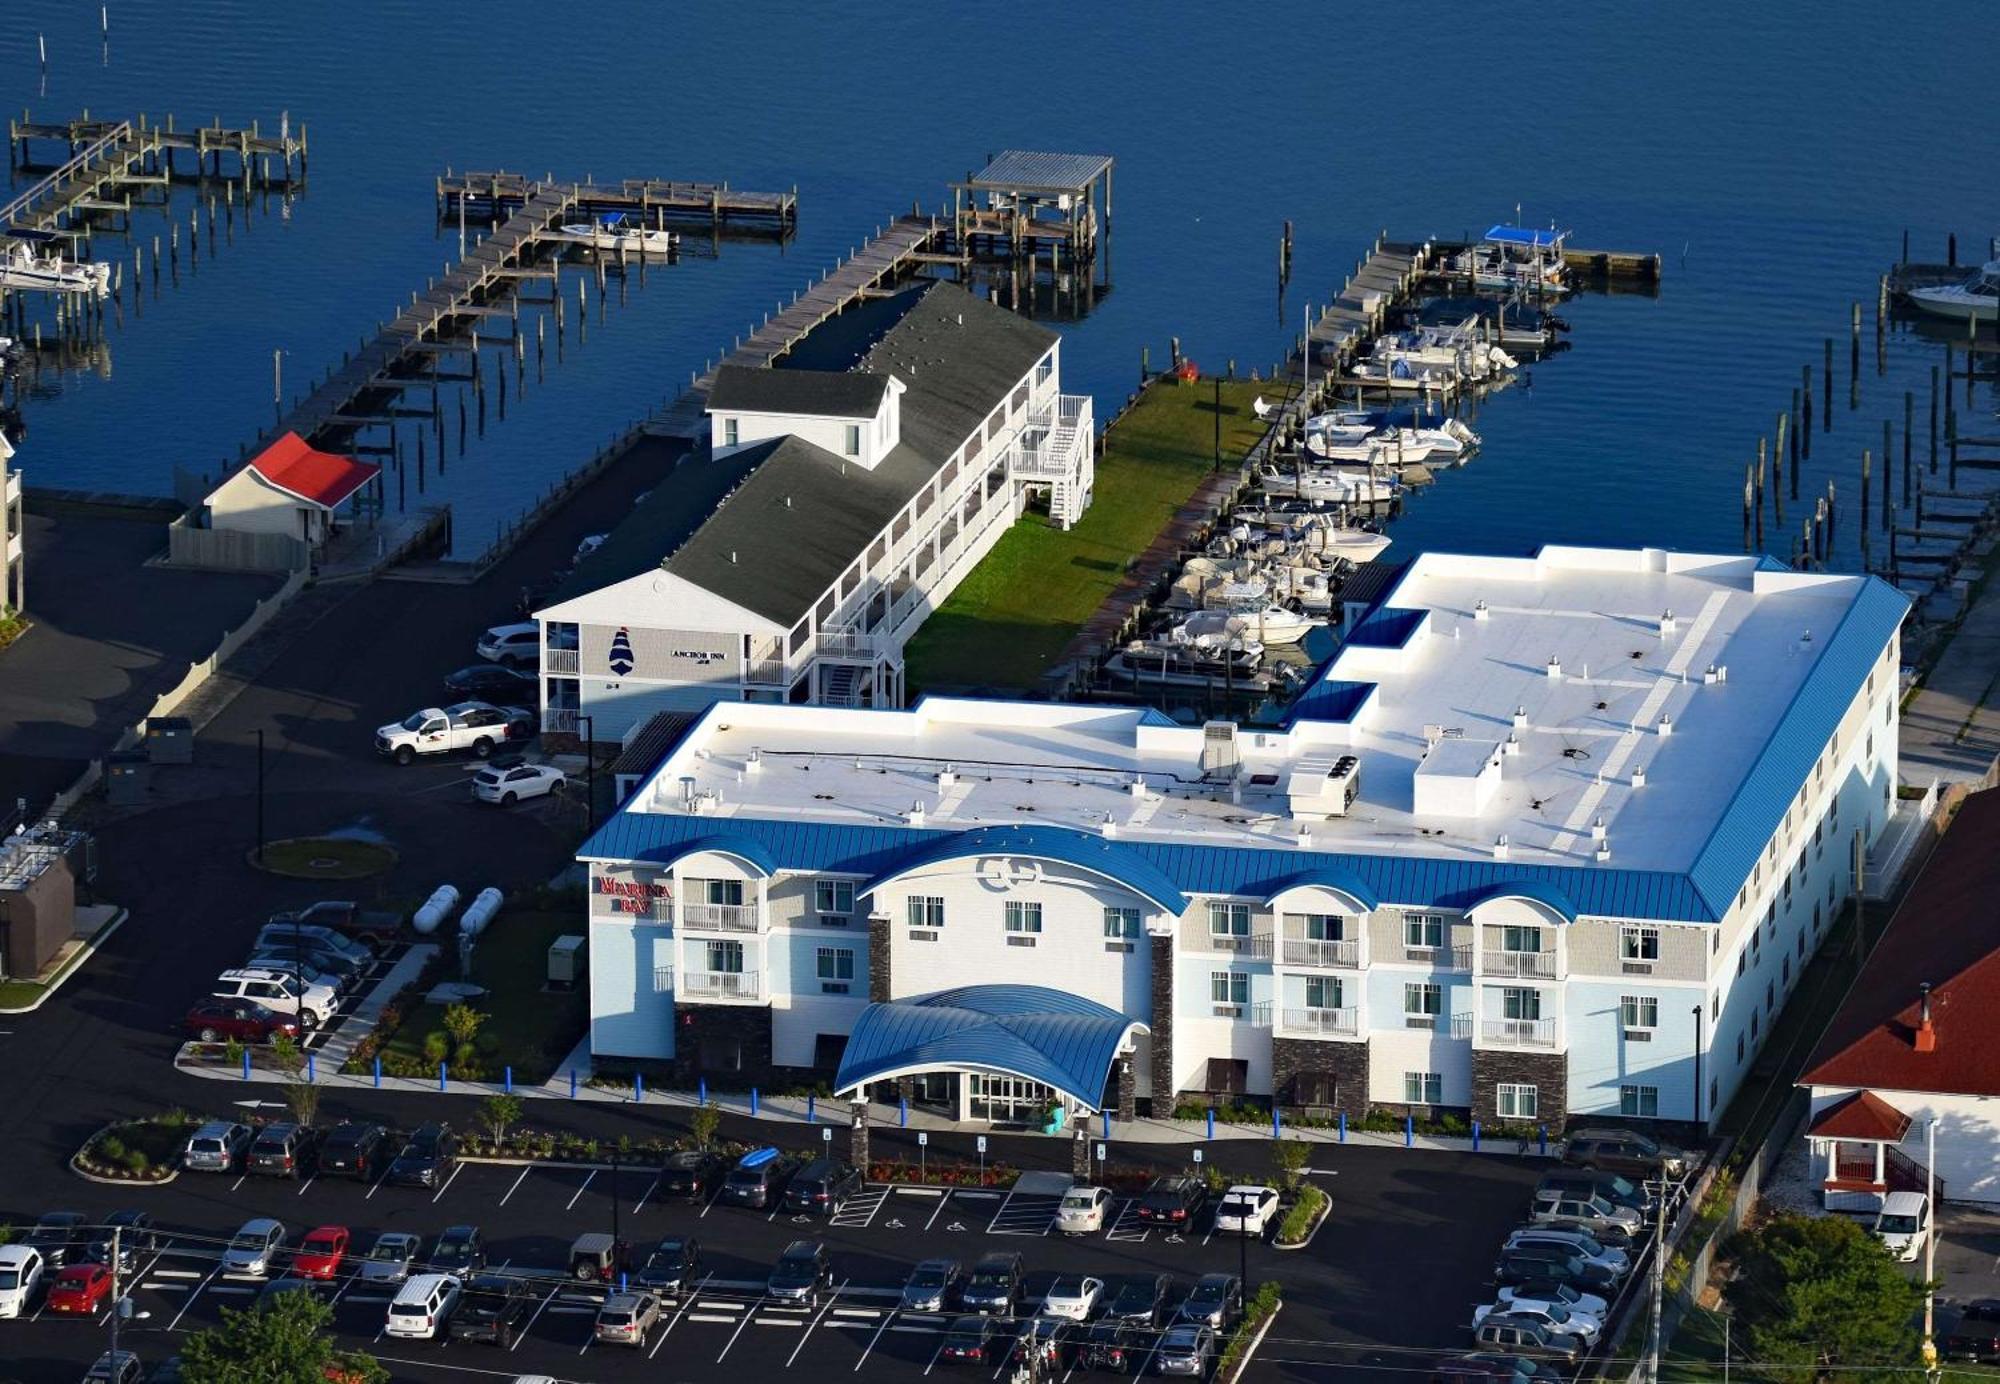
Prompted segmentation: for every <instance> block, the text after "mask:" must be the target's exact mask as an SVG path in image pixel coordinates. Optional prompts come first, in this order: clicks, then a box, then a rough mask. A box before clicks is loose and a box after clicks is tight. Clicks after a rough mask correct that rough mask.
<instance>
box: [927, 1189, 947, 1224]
mask: <svg viewBox="0 0 2000 1384" xmlns="http://www.w3.org/2000/svg"><path fill="white" fill-rule="evenodd" d="M953 1195H954V1194H953V1192H952V1191H951V1189H949V1188H947V1189H946V1191H945V1194H944V1195H943V1196H941V1197H939V1198H938V1204H937V1211H933V1212H931V1218H930V1219H929V1220H927V1221H925V1222H924V1229H925V1230H929V1229H930V1228H931V1227H932V1226H933V1225H935V1224H937V1218H938V1212H940V1211H943V1210H944V1204H945V1203H946V1202H948V1201H950V1200H951V1199H952V1196H953Z"/></svg>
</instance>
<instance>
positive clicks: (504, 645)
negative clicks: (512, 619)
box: [476, 621, 542, 668]
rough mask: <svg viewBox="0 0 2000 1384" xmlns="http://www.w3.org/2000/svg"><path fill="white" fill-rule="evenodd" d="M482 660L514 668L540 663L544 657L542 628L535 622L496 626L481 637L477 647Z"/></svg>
mask: <svg viewBox="0 0 2000 1384" xmlns="http://www.w3.org/2000/svg"><path fill="white" fill-rule="evenodd" d="M476 648H477V651H478V654H479V656H480V657H481V658H485V659H491V660H492V661H493V662H495V663H504V664H506V665H507V666H508V667H510V668H511V667H514V666H516V665H517V664H523V663H538V662H540V661H541V657H542V627H541V626H540V625H537V624H535V623H534V622H533V621H529V622H526V623H524V624H518V625H495V626H494V627H493V628H492V629H490V630H488V631H486V633H484V634H482V635H480V636H479V643H478V645H477V646H476Z"/></svg>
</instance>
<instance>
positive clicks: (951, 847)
mask: <svg viewBox="0 0 2000 1384" xmlns="http://www.w3.org/2000/svg"><path fill="white" fill-rule="evenodd" d="M969 855H1018V856H1025V857H1028V858H1030V859H1035V860H1053V861H1056V862H1057V863H1059V864H1063V865H1074V866H1075V867H1076V868H1078V869H1079V870H1088V871H1090V872H1091V873H1092V874H1095V875H1102V876H1103V877H1104V878H1106V879H1108V880H1111V881H1112V882H1113V883H1116V884H1122V885H1124V886H1125V887H1126V888H1127V889H1130V890H1131V891H1132V892H1133V893H1135V894H1137V895H1139V896H1140V897H1141V898H1144V899H1147V900H1149V901H1150V902H1151V903H1152V904H1153V906H1154V907H1156V908H1158V909H1160V910H1161V911H1163V912H1166V913H1174V914H1180V913H1185V912H1186V911H1187V906H1188V901H1187V896H1186V895H1184V894H1183V893H1181V891H1180V890H1179V889H1176V888H1175V887H1174V882H1173V880H1172V879H1171V878H1169V877H1168V876H1167V875H1166V874H1165V872H1163V871H1162V870H1161V869H1160V868H1159V866H1157V865H1155V864H1153V862H1151V861H1149V860H1147V859H1145V858H1144V857H1142V856H1140V855H1139V854H1138V853H1136V852H1135V851H1133V850H1132V849H1131V848H1130V847H1128V846H1124V845H1120V844H1119V843H1118V842H1116V841H1107V840H1105V839H1104V838H1103V837H1100V836H1087V835H1085V834H1084V833H1083V832H1080V831H1075V830H1072V829H1071V828H1069V827H1019V826H1008V827H978V828H976V829H974V830H972V831H962V832H954V833H952V834H951V835H949V836H945V837H942V838H940V839H938V840H935V841H932V842H930V843H929V844H928V845H925V846H922V847H920V848H919V849H917V850H914V851H911V852H909V853H908V854H906V855H905V856H903V857H902V858H901V859H900V860H898V861H897V862H896V863H895V865H894V866H893V867H892V868H890V869H889V870H886V871H884V872H883V873H881V874H879V875H877V876H876V877H875V878H873V879H871V880H869V881H868V882H867V883H866V884H864V885H862V886H861V887H860V888H859V889H857V890H855V891H854V892H855V893H857V894H872V893H874V892H875V891H876V890H877V889H880V888H881V887H883V886H884V885H886V884H890V883H892V882H894V881H895V880H896V879H898V878H900V877H901V876H903V875H906V874H908V873H909V872H910V871H912V870H920V869H922V868H924V867H925V866H927V865H937V864H941V863H942V862H944V861H947V860H960V859H963V858H964V857H966V856H969Z"/></svg>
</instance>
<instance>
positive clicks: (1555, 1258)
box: [1493, 1243, 1618, 1296]
mask: <svg viewBox="0 0 2000 1384" xmlns="http://www.w3.org/2000/svg"><path fill="white" fill-rule="evenodd" d="M1493 1278H1494V1281H1495V1282H1497V1283H1501V1284H1514V1283H1527V1282H1530V1281H1532V1280H1534V1279H1538V1278H1552V1279H1554V1280H1555V1281H1556V1282H1558V1283H1567V1284H1569V1285H1570V1286H1571V1287H1572V1288H1575V1289H1577V1290H1578V1291H1580V1292H1585V1293H1593V1294H1597V1295H1599V1296H1602V1295H1605V1294H1606V1292H1607V1290H1609V1291H1611V1292H1616V1291H1617V1287H1618V1275H1617V1274H1615V1273H1613V1272H1611V1270H1610V1269H1607V1268H1606V1267H1604V1265H1602V1264H1593V1263H1591V1262H1590V1261H1589V1260H1588V1259H1585V1258H1583V1257H1582V1256H1581V1255H1578V1254H1574V1253H1565V1252H1564V1250H1563V1248H1562V1247H1561V1246H1560V1245H1555V1244H1546V1243H1543V1244H1526V1245H1515V1246H1514V1247H1513V1248H1511V1249H1509V1250H1507V1251H1506V1252H1505V1253H1504V1254H1502V1255H1501V1256H1500V1258H1499V1259H1498V1260H1496V1261H1495V1262H1494V1265H1493Z"/></svg>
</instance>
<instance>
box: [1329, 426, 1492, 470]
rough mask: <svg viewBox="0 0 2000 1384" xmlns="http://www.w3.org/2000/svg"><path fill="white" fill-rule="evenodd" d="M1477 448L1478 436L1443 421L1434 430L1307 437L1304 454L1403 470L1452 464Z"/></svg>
mask: <svg viewBox="0 0 2000 1384" xmlns="http://www.w3.org/2000/svg"><path fill="white" fill-rule="evenodd" d="M1478 445H1479V435H1478V434H1477V433H1475V432H1473V431H1472V429H1470V428H1468V427H1466V426H1465V424H1463V423H1461V422H1459V421H1458V420H1457V419H1456V418H1447V419H1446V420H1445V421H1444V425H1443V426H1442V427H1436V428H1383V429H1381V430H1380V431H1379V432H1372V433H1368V434H1367V435H1365V436H1363V437H1360V438H1341V439H1337V440H1334V439H1330V438H1329V437H1328V435H1327V434H1324V433H1322V434H1320V435H1319V436H1318V437H1315V436H1314V435H1312V434H1310V433H1308V434H1307V435H1306V439H1305V448H1306V454H1307V455H1308V456H1311V457H1316V458H1318V459H1320V460H1322V461H1329V462H1365V463H1367V464H1370V465H1374V466H1407V465H1410V464H1412V463H1414V462H1419V461H1431V460H1433V459H1435V460H1439V461H1446V462H1456V461H1459V460H1461V459H1462V458H1464V457H1466V456H1468V455H1470V454H1471V452H1472V451H1473V449H1474V448H1476V447H1477V446H1478Z"/></svg>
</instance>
